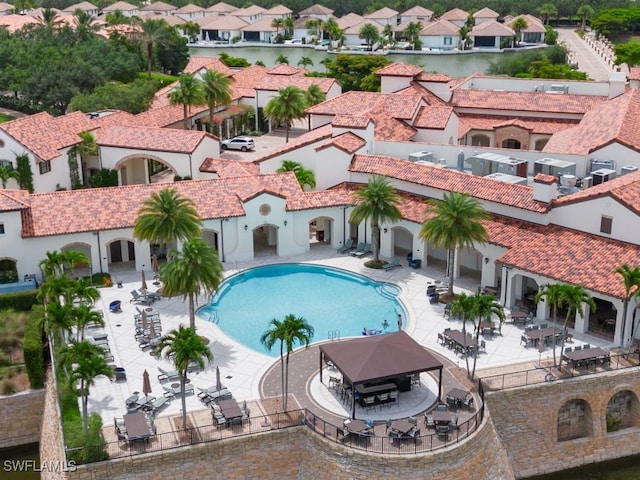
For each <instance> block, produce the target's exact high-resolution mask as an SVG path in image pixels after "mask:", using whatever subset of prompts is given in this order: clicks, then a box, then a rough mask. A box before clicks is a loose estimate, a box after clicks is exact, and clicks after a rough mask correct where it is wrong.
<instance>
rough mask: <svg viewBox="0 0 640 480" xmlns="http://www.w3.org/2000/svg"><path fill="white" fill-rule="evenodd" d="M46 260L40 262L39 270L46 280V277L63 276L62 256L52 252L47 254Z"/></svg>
mask: <svg viewBox="0 0 640 480" xmlns="http://www.w3.org/2000/svg"><path fill="white" fill-rule="evenodd" d="M45 255H46V258H44V259H42V260H40V263H39V266H40V270H42V273H43V275H44V279H45V280H46V279H47V278H48V277H59V276H62V275H63V274H64V268H63V267H64V255H63V254H62V253H61V252H59V251H57V250H54V251H53V252H49V251H48V252H47V253H46V254H45Z"/></svg>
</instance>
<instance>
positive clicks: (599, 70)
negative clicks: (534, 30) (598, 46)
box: [556, 28, 613, 82]
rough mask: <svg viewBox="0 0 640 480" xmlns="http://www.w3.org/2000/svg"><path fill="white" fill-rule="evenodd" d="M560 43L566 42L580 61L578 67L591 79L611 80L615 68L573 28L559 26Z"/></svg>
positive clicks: (598, 80) (599, 80) (577, 60)
mask: <svg viewBox="0 0 640 480" xmlns="http://www.w3.org/2000/svg"><path fill="white" fill-rule="evenodd" d="M556 31H557V32H558V43H564V44H565V46H566V47H567V49H568V50H569V51H571V52H573V57H574V58H575V60H576V62H577V63H578V69H579V70H580V71H582V72H586V73H587V75H588V76H589V78H590V79H592V80H595V81H597V82H606V81H608V80H609V77H610V76H611V73H612V72H613V68H611V67H610V66H609V65H608V64H607V62H605V61H604V60H603V59H602V57H600V55H598V53H597V52H596V51H595V50H593V48H591V47H590V46H589V45H587V43H586V42H585V41H584V40H582V39H581V38H580V37H579V36H578V34H577V33H576V31H575V30H574V29H572V28H558V29H557V30H556Z"/></svg>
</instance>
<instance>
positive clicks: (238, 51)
mask: <svg viewBox="0 0 640 480" xmlns="http://www.w3.org/2000/svg"><path fill="white" fill-rule="evenodd" d="M222 52H225V53H226V54H228V55H230V56H232V57H241V58H244V59H246V60H247V61H248V62H249V63H251V64H254V63H255V62H256V61H258V60H261V61H262V62H264V64H265V65H266V66H267V67H269V68H270V67H272V66H274V65H275V64H276V58H278V56H279V55H284V56H285V57H287V59H288V60H289V65H294V66H295V65H297V64H298V62H299V61H300V59H301V58H302V57H307V58H310V59H311V61H313V66H311V67H307V68H308V69H309V70H312V71H314V70H315V71H318V72H324V71H325V69H324V66H323V65H322V64H321V63H320V62H322V60H324V59H325V58H326V57H331V58H334V57H335V55H334V54H330V53H327V51H326V50H315V49H313V48H311V47H306V46H297V45H296V46H292V45H271V46H260V47H257V46H240V47H236V46H224V47H211V46H208V47H205V46H198V47H193V46H192V47H189V54H190V55H191V56H192V57H193V56H200V57H203V56H212V57H215V56H217V55H220V53H222ZM500 55H510V53H508V52H507V53H497V52H466V53H451V54H444V53H443V54H426V53H410V52H407V53H390V54H388V55H386V56H385V58H387V59H388V60H389V61H390V62H403V63H408V64H411V65H419V66H421V67H422V68H423V69H424V71H425V72H438V73H443V74H446V75H449V76H451V77H466V76H469V75H471V74H472V73H475V72H481V73H485V72H486V70H487V68H488V67H489V63H490V62H492V61H495V60H497V59H498V58H499V57H500Z"/></svg>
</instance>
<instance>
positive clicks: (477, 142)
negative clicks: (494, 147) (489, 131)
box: [471, 133, 491, 147]
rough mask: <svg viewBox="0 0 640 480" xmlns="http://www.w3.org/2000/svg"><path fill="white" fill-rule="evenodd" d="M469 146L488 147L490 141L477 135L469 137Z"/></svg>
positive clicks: (479, 134) (484, 136)
mask: <svg viewBox="0 0 640 480" xmlns="http://www.w3.org/2000/svg"><path fill="white" fill-rule="evenodd" d="M471 145H473V146H474V147H490V146H491V139H490V138H489V136H488V135H483V134H481V133H478V134H476V135H473V136H472V137H471Z"/></svg>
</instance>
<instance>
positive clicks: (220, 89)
mask: <svg viewBox="0 0 640 480" xmlns="http://www.w3.org/2000/svg"><path fill="white" fill-rule="evenodd" d="M202 89H203V90H204V98H205V101H206V103H207V106H208V107H209V125H210V126H211V133H213V124H214V121H213V116H214V114H215V112H216V109H217V107H218V106H222V105H224V106H227V105H229V104H230V103H231V100H232V86H231V77H228V76H226V75H225V74H223V73H222V72H219V71H218V70H207V71H206V72H205V73H204V74H203V75H202ZM220 128H222V124H221V125H220ZM218 136H219V137H222V132H221V131H219V132H218Z"/></svg>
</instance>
